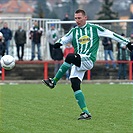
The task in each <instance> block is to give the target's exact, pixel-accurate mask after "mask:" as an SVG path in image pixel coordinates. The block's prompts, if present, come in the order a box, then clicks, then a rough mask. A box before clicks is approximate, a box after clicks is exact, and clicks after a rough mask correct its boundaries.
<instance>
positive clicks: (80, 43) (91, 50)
mask: <svg viewBox="0 0 133 133" xmlns="http://www.w3.org/2000/svg"><path fill="white" fill-rule="evenodd" d="M99 37H109V38H112V39H114V40H116V41H117V42H120V43H122V44H124V45H126V44H127V43H128V42H129V40H128V39H126V38H124V37H122V36H120V35H118V34H116V33H114V32H112V31H110V30H108V29H105V28H103V27H101V26H99V25H96V24H90V23H86V24H85V25H84V26H83V27H78V26H77V27H75V28H72V29H71V30H70V31H69V32H68V33H67V34H66V35H65V36H63V37H62V38H61V39H59V40H58V41H57V42H59V43H61V44H63V45H65V44H67V43H72V45H73V47H74V50H75V53H77V54H85V55H88V58H90V59H91V60H92V61H93V62H95V61H96V56H97V51H98V47H99Z"/></svg>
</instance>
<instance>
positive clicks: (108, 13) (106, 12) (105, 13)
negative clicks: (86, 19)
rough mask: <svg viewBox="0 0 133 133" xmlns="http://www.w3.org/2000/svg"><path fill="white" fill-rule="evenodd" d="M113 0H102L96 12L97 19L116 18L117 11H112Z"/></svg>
mask: <svg viewBox="0 0 133 133" xmlns="http://www.w3.org/2000/svg"><path fill="white" fill-rule="evenodd" d="M112 6H113V1H112V0H103V4H102V7H101V8H102V9H101V11H99V12H98V13H97V15H98V16H99V17H98V19H99V20H112V19H117V18H118V13H117V12H114V11H112V9H111V8H112Z"/></svg>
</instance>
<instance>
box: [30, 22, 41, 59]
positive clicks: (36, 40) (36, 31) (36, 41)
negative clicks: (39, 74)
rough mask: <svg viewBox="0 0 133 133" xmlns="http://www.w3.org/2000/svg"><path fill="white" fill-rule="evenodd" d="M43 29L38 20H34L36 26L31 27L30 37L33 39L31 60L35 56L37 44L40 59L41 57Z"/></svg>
mask: <svg viewBox="0 0 133 133" xmlns="http://www.w3.org/2000/svg"><path fill="white" fill-rule="evenodd" d="M42 32H43V29H42V28H41V27H39V25H38V22H37V21H35V22H34V26H33V27H32V28H30V39H31V40H32V50H31V51H32V53H31V54H32V55H31V61H32V60H34V58H35V45H37V50H38V52H37V53H38V60H42V59H41V49H40V47H41V36H42Z"/></svg>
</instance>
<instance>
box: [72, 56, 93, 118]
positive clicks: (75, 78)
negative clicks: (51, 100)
mask: <svg viewBox="0 0 133 133" xmlns="http://www.w3.org/2000/svg"><path fill="white" fill-rule="evenodd" d="M87 58H88V57H87V56H85V55H81V66H80V67H76V66H72V68H71V73H70V80H71V86H72V89H73V91H74V95H75V98H76V101H77V102H78V105H79V107H80V108H81V110H82V112H83V113H81V114H80V117H79V118H78V119H79V120H80V119H91V114H90V112H89V110H88V108H87V106H86V101H85V97H84V94H83V92H82V90H81V88H80V84H81V81H82V80H83V77H84V74H85V72H86V70H90V69H92V67H93V62H92V61H91V60H87Z"/></svg>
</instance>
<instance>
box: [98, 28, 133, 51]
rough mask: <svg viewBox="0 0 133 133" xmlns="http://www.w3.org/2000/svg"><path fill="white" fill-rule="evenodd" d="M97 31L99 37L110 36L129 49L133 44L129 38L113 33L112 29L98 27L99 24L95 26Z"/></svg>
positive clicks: (131, 48) (132, 48)
mask: <svg viewBox="0 0 133 133" xmlns="http://www.w3.org/2000/svg"><path fill="white" fill-rule="evenodd" d="M97 33H98V36H99V37H109V38H112V39H114V40H115V41H117V42H119V43H121V44H123V45H125V46H126V47H127V48H128V49H129V50H130V51H132V50H133V45H132V44H131V42H130V40H129V39H127V38H125V37H123V36H121V35H118V34H117V33H114V32H112V31H110V30H108V29H105V28H103V27H100V26H98V28H97Z"/></svg>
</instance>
